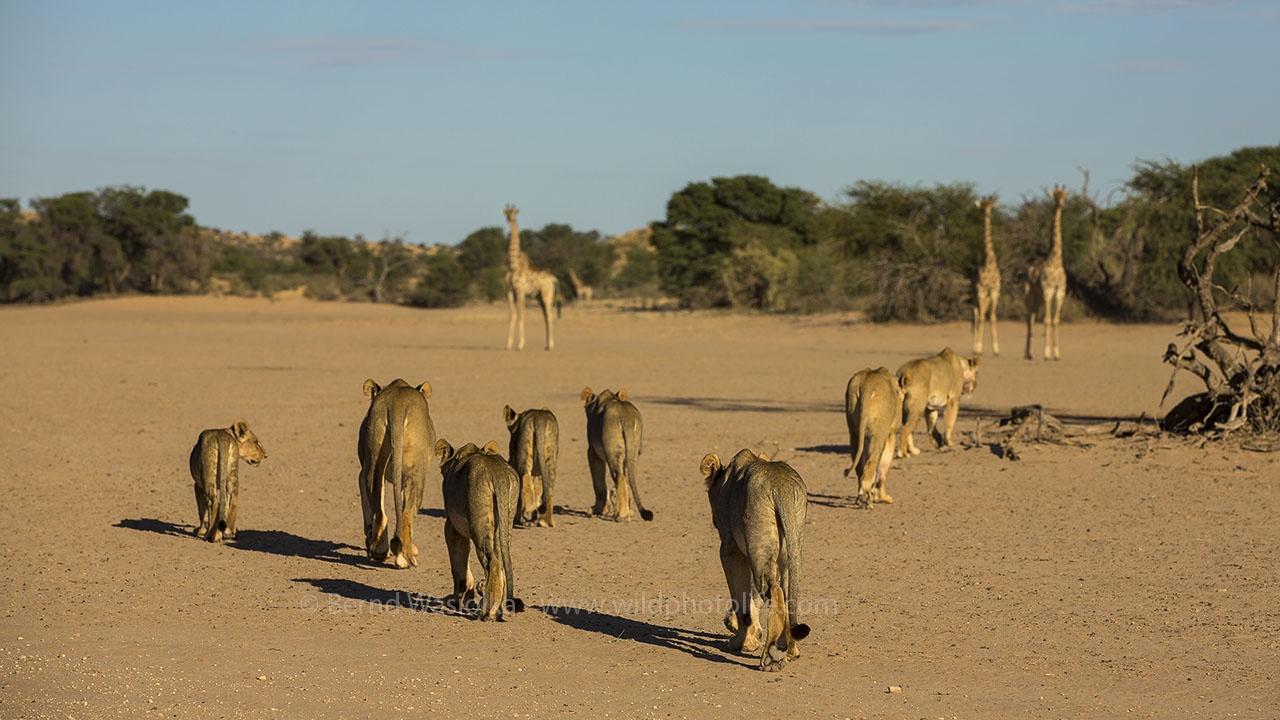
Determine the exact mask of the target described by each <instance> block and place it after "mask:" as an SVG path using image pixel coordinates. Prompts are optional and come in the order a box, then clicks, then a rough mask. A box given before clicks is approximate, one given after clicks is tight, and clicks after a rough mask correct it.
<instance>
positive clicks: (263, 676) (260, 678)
mask: <svg viewBox="0 0 1280 720" xmlns="http://www.w3.org/2000/svg"><path fill="white" fill-rule="evenodd" d="M258 679H259V680H266V679H267V676H266V675H259V676H258Z"/></svg>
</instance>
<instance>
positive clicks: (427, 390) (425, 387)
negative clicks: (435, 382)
mask: <svg viewBox="0 0 1280 720" xmlns="http://www.w3.org/2000/svg"><path fill="white" fill-rule="evenodd" d="M418 392H420V393H422V397H424V398H429V397H431V383H429V382H424V383H422V384H421V385H419V386H418Z"/></svg>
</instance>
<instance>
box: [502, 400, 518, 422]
mask: <svg viewBox="0 0 1280 720" xmlns="http://www.w3.org/2000/svg"><path fill="white" fill-rule="evenodd" d="M502 419H503V420H504V421H505V422H506V423H507V427H511V424H512V423H514V422H515V421H516V411H515V410H512V409H511V406H510V405H503V406H502Z"/></svg>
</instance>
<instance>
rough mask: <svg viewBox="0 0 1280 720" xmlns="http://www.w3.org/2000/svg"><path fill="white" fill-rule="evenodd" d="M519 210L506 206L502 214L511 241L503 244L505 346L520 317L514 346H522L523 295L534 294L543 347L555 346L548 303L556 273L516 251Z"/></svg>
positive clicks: (518, 347) (525, 296) (552, 292)
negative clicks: (544, 336) (544, 341)
mask: <svg viewBox="0 0 1280 720" xmlns="http://www.w3.org/2000/svg"><path fill="white" fill-rule="evenodd" d="M519 212H520V209H519V208H517V207H516V206H515V205H507V206H506V207H505V208H503V209H502V214H503V215H506V216H507V224H508V225H510V226H511V241H510V243H509V244H508V245H507V276H506V280H505V281H506V285H507V308H508V310H510V316H509V319H508V321H507V349H508V350H510V349H511V343H512V340H513V339H514V336H515V330H516V318H517V316H518V317H519V319H520V344H519V345H517V346H516V349H518V350H523V349H524V305H525V298H527V297H528V296H530V295H536V296H537V298H538V304H539V305H540V306H542V320H543V322H544V323H545V325H546V328H547V349H548V350H550V349H551V348H553V347H555V346H556V340H555V336H554V335H553V333H552V327H551V326H552V320H551V306H552V305H553V304H554V303H555V299H556V276H555V275H552V274H551V273H549V272H547V271H545V270H538V269H537V268H535V267H533V266H532V265H530V264H529V256H527V255H525V254H524V253H522V252H520V225H519V224H518V223H516V215H517V214H519Z"/></svg>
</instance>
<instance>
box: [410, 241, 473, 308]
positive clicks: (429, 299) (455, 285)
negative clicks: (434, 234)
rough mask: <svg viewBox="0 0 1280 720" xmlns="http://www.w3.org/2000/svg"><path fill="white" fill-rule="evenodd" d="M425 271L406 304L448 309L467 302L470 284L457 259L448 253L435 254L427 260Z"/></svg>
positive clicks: (464, 270)
mask: <svg viewBox="0 0 1280 720" xmlns="http://www.w3.org/2000/svg"><path fill="white" fill-rule="evenodd" d="M424 264H425V265H426V269H425V271H424V272H423V274H422V276H421V278H420V279H419V281H418V286H417V287H416V288H414V290H413V292H412V293H410V295H409V298H408V302H409V304H410V305H413V306H414V307H424V308H450V307H460V306H462V305H465V304H466V302H467V289H468V287H469V286H470V284H471V281H470V278H468V277H467V271H466V269H465V268H463V267H462V263H460V262H458V258H456V257H454V256H453V255H451V254H448V253H443V252H441V253H436V254H435V255H431V256H429V257H428V258H427V260H426V262H425V263H424Z"/></svg>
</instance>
